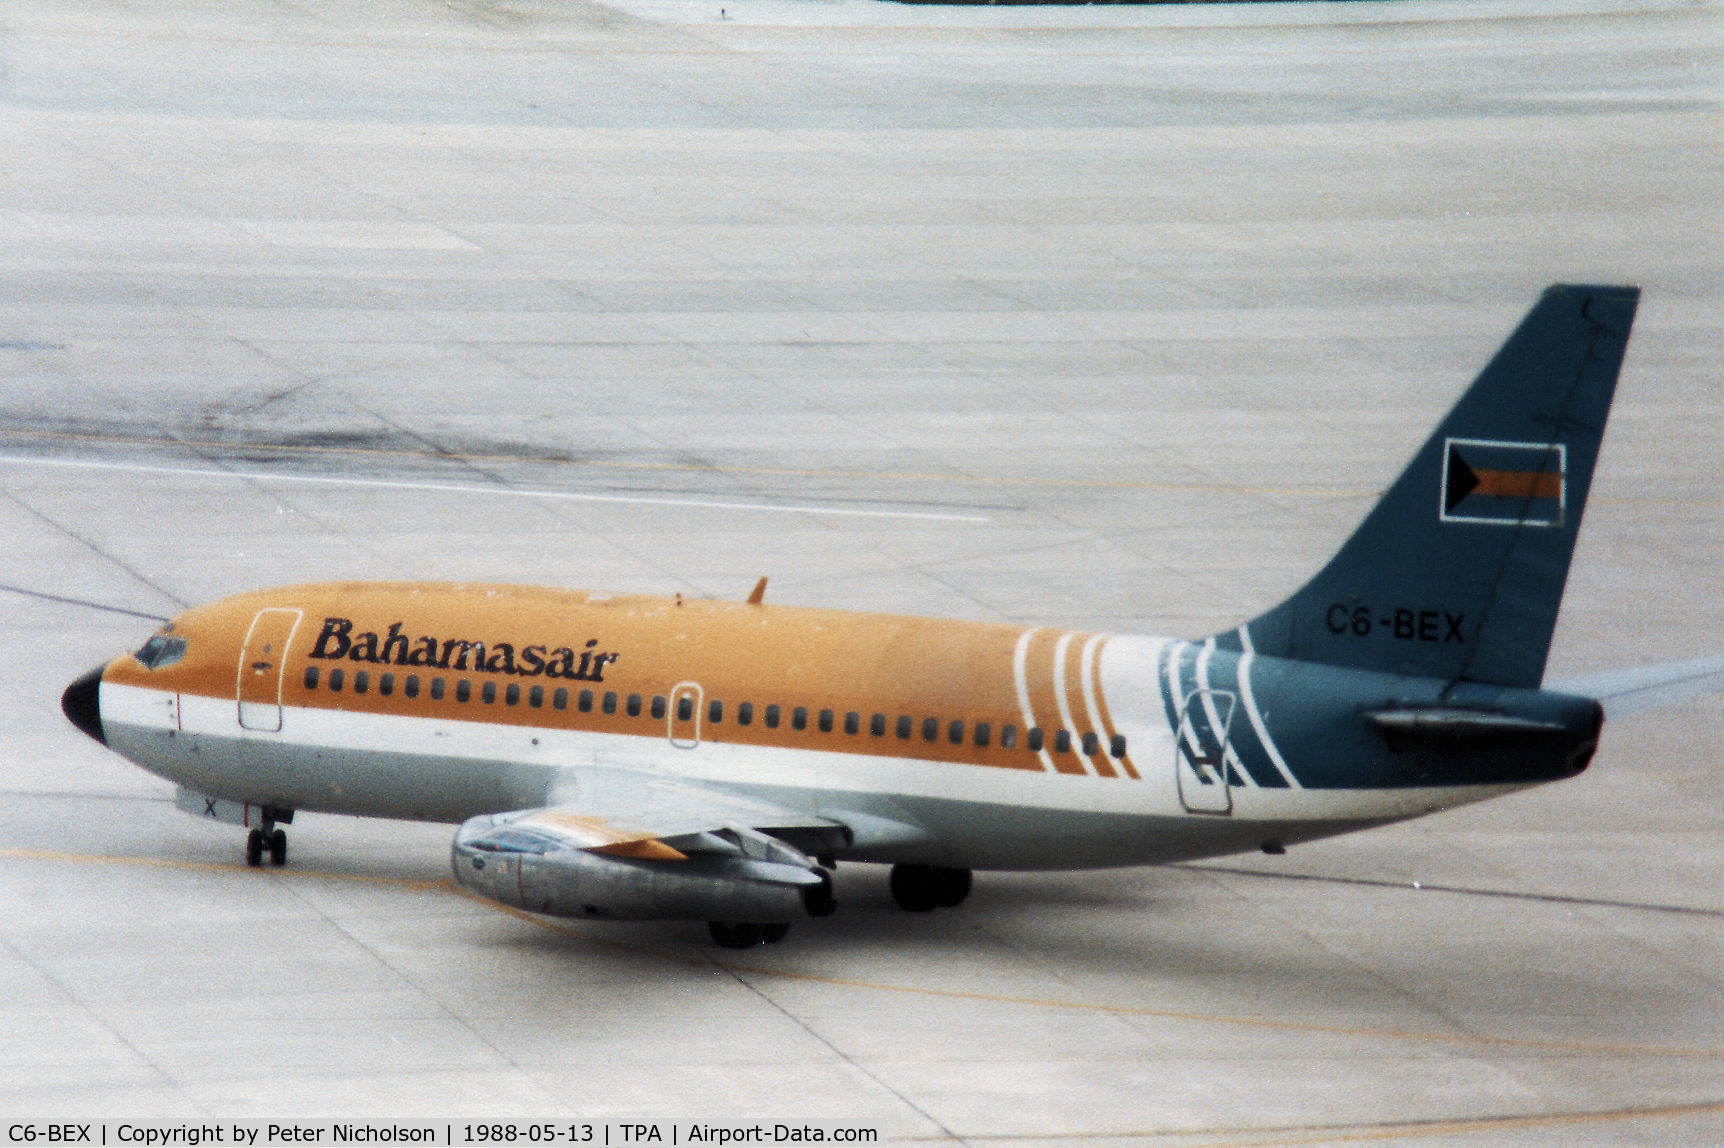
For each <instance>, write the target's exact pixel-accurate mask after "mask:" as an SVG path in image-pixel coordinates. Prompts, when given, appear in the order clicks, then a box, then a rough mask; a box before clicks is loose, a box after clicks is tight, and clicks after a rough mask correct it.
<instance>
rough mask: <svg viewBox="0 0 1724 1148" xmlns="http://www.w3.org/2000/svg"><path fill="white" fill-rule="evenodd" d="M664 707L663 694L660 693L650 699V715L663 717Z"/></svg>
mask: <svg viewBox="0 0 1724 1148" xmlns="http://www.w3.org/2000/svg"><path fill="white" fill-rule="evenodd" d="M664 707H665V700H664V696H663V695H662V694H661V695H659V696H657V697H655V698H653V700H652V716H653V717H655V718H662V717H664Z"/></svg>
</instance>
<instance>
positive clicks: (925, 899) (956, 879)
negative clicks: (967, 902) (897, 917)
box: [891, 865, 971, 913]
mask: <svg viewBox="0 0 1724 1148" xmlns="http://www.w3.org/2000/svg"><path fill="white" fill-rule="evenodd" d="M970 884H971V876H970V871H969V870H968V869H948V868H946V867H945V866H943V865H894V866H892V879H891V887H892V900H894V901H896V902H898V907H899V908H900V909H905V910H907V911H909V912H911V913H927V912H930V911H931V910H934V909H953V908H956V907H957V906H959V905H961V904H963V903H964V898H966V897H968V896H969V895H970Z"/></svg>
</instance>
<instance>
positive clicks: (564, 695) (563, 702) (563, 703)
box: [551, 689, 569, 710]
mask: <svg viewBox="0 0 1724 1148" xmlns="http://www.w3.org/2000/svg"><path fill="white" fill-rule="evenodd" d="M551 704H552V705H553V706H555V707H557V708H558V709H560V710H566V709H568V708H569V691H568V690H564V689H559V690H558V691H557V692H556V693H554V694H552V695H551Z"/></svg>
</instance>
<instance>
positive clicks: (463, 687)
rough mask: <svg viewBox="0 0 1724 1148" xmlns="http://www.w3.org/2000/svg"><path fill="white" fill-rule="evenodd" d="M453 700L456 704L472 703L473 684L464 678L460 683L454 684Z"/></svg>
mask: <svg viewBox="0 0 1724 1148" xmlns="http://www.w3.org/2000/svg"><path fill="white" fill-rule="evenodd" d="M455 700H456V701H458V702H466V701H472V700H473V683H472V682H470V681H468V680H467V679H466V678H462V679H461V680H460V681H458V682H456V683H455Z"/></svg>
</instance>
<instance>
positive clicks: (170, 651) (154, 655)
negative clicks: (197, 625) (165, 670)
mask: <svg viewBox="0 0 1724 1148" xmlns="http://www.w3.org/2000/svg"><path fill="white" fill-rule="evenodd" d="M185 656H186V640H185V639H184V638H169V637H166V636H164V635H162V634H157V635H155V636H154V637H153V638H151V639H150V640H149V641H147V642H145V643H144V645H143V648H142V649H140V650H139V651H138V652H137V653H135V654H133V655H132V657H134V658H136V659H138V661H140V662H142V663H144V669H146V670H159V669H161V668H162V667H164V666H171V665H173V664H174V663H175V662H177V661H179V660H180V659H181V658H183V657H185Z"/></svg>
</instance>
